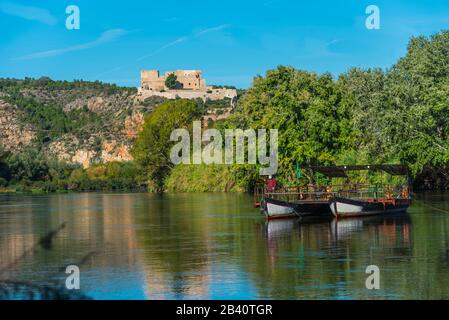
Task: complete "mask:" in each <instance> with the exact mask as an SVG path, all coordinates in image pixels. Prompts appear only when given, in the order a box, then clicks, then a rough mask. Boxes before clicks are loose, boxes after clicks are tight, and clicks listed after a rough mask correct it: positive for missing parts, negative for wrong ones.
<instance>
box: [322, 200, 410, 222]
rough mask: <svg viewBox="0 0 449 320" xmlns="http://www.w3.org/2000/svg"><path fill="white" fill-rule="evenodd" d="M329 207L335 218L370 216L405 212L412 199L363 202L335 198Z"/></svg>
mask: <svg viewBox="0 0 449 320" xmlns="http://www.w3.org/2000/svg"><path fill="white" fill-rule="evenodd" d="M329 205H330V209H331V211H332V214H333V215H334V216H335V217H355V216H369V215H376V214H385V213H395V212H404V211H406V210H407V208H408V207H409V205H410V199H369V200H361V199H350V198H342V197H337V196H334V197H332V199H331V200H330V201H329Z"/></svg>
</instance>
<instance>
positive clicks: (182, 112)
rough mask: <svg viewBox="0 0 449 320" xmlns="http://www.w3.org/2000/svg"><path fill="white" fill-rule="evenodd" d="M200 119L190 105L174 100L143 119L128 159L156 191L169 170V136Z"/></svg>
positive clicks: (191, 102)
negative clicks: (136, 164) (131, 158)
mask: <svg viewBox="0 0 449 320" xmlns="http://www.w3.org/2000/svg"><path fill="white" fill-rule="evenodd" d="M200 115H201V112H200V110H199V108H198V106H197V104H196V103H195V102H194V101H192V100H186V99H178V100H170V101H166V102H163V103H162V104H160V105H159V106H157V107H156V108H155V109H154V110H153V112H151V113H150V114H149V115H148V116H147V117H146V118H145V123H144V125H143V128H142V131H141V132H140V133H139V136H138V138H137V140H136V143H135V144H134V147H133V149H132V155H133V156H134V159H135V160H136V161H137V162H138V164H140V165H141V166H142V168H143V169H144V171H145V172H146V174H147V175H148V177H149V178H150V180H151V182H152V183H154V185H155V189H156V191H158V192H160V191H162V190H163V185H164V179H165V178H166V176H167V175H168V173H169V172H170V170H171V168H172V167H173V164H172V163H171V161H170V149H171V147H172V145H173V143H171V142H170V135H171V132H172V131H173V130H174V129H180V128H188V129H190V130H191V128H192V122H193V120H194V119H197V118H199V117H200Z"/></svg>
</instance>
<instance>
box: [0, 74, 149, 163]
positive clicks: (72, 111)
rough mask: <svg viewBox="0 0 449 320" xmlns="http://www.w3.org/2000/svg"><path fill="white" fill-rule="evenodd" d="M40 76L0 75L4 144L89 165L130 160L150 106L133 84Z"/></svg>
mask: <svg viewBox="0 0 449 320" xmlns="http://www.w3.org/2000/svg"><path fill="white" fill-rule="evenodd" d="M39 81H40V80H28V81H26V80H25V81H23V80H9V79H7V80H6V79H3V80H2V79H0V150H4V151H7V152H12V153H14V152H17V151H20V150H22V149H24V148H37V149H39V150H42V152H44V153H45V154H47V155H49V156H52V157H55V158H57V159H59V160H64V161H66V162H69V163H78V164H81V165H82V166H83V167H85V168H87V167H89V166H91V165H92V164H95V163H102V162H109V161H126V160H132V156H131V154H130V149H131V146H132V144H133V142H134V140H135V138H136V136H137V134H138V132H139V129H140V127H141V125H142V124H143V119H144V114H145V113H147V112H149V111H150V110H151V108H152V105H151V104H150V105H148V104H145V103H143V102H139V101H138V100H137V99H136V92H135V90H133V89H132V88H118V87H115V86H111V85H103V84H100V83H98V82H92V83H90V82H79V83H78V84H76V85H74V84H73V83H67V82H57V81H52V80H49V79H46V81H45V82H43V83H42V81H41V82H39Z"/></svg>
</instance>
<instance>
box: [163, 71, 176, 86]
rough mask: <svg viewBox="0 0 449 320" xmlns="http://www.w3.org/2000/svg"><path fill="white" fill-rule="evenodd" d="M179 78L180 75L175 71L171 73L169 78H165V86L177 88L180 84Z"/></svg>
mask: <svg viewBox="0 0 449 320" xmlns="http://www.w3.org/2000/svg"><path fill="white" fill-rule="evenodd" d="M177 79H178V77H177V76H176V75H175V74H174V73H171V74H169V75H168V77H167V79H165V86H166V87H167V88H169V89H176V87H177V85H178V81H177Z"/></svg>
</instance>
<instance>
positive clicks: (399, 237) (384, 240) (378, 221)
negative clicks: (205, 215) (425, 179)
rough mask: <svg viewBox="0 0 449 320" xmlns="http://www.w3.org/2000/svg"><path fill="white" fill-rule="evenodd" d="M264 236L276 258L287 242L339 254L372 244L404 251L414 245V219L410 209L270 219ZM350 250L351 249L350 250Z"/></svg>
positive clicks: (377, 246) (270, 252)
mask: <svg viewBox="0 0 449 320" xmlns="http://www.w3.org/2000/svg"><path fill="white" fill-rule="evenodd" d="M264 236H265V238H266V243H267V249H268V251H269V255H270V256H271V257H270V260H272V261H273V259H275V258H276V256H277V254H278V251H279V250H278V249H279V247H281V246H285V244H286V243H291V245H295V244H294V243H293V242H297V243H298V245H299V246H301V247H305V248H311V249H314V250H324V251H325V252H327V253H329V254H331V255H332V252H334V253H337V252H338V254H337V255H339V254H340V253H341V250H340V249H342V248H349V247H351V248H352V249H353V250H355V248H358V247H362V246H365V247H366V248H368V246H371V247H376V248H381V250H384V251H388V250H390V249H391V250H394V251H401V250H400V249H407V251H406V252H404V253H406V254H408V253H410V249H411V247H412V238H411V221H410V217H409V215H408V214H407V213H403V214H396V215H388V216H382V215H379V216H371V217H364V218H348V219H340V220H337V219H335V218H330V219H329V218H321V219H318V218H315V219H309V220H305V219H304V220H299V219H284V220H269V221H266V222H265V225H264ZM348 254H349V251H348Z"/></svg>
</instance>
